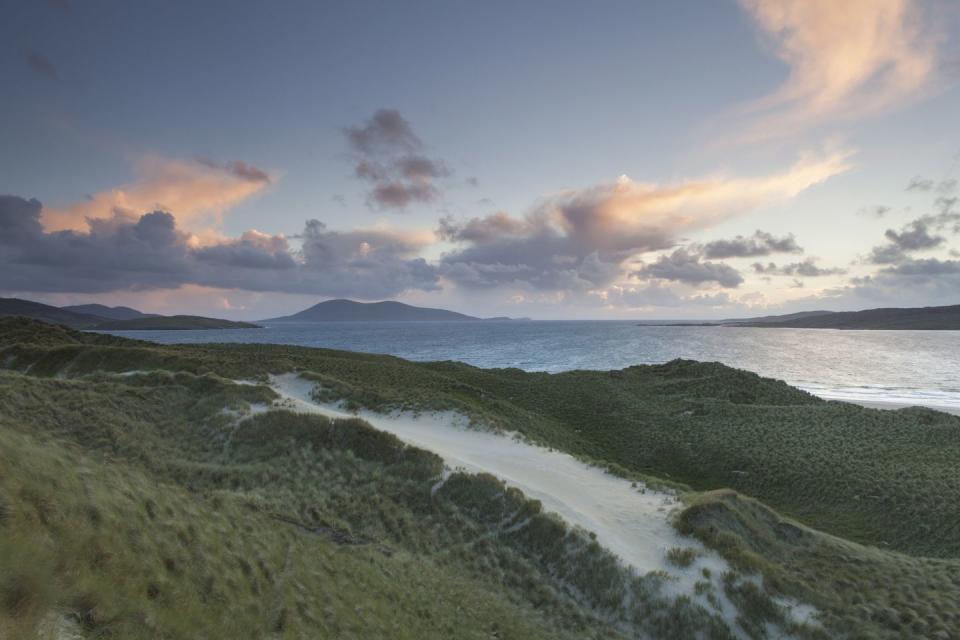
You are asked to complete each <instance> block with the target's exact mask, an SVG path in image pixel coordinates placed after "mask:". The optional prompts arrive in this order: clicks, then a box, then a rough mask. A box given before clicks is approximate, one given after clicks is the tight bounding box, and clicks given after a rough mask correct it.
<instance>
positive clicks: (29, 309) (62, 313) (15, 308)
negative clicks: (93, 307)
mask: <svg viewBox="0 0 960 640" xmlns="http://www.w3.org/2000/svg"><path fill="white" fill-rule="evenodd" d="M4 316H22V317H26V318H36V319H37V320H44V321H46V322H54V323H56V324H63V325H66V326H68V327H73V328H75V329H87V328H90V327H95V326H97V325H98V324H100V323H101V322H103V321H104V318H101V317H100V316H95V315H91V314H89V313H80V312H77V311H70V310H68V309H61V308H59V307H53V306H51V305H48V304H42V303H40V302H33V301H32V300H21V299H20V298H0V317H4Z"/></svg>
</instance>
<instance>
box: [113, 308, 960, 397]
mask: <svg viewBox="0 0 960 640" xmlns="http://www.w3.org/2000/svg"><path fill="white" fill-rule="evenodd" d="M110 333H112V334H114V335H122V336H125V337H130V338H137V339H140V340H151V341H155V342H160V343H168V344H169V343H202V342H218V343H225V342H243V343H250V342H260V343H272V344H284V345H302V346H306V347H323V348H328V349H343V350H348V351H363V352H369V353H384V354H390V355H394V356H399V357H401V358H406V359H409V360H417V361H431V360H459V361H461V362H466V363H468V364H471V365H475V366H477V367H485V368H491V367H492V368H503V367H515V368H518V369H524V370H526V371H548V372H559V371H569V370H573V369H600V370H606V369H621V368H624V367H629V366H632V365H638V364H655V363H662V362H667V361H669V360H673V359H675V358H686V359H691V360H701V361H716V362H722V363H723V364H726V365H729V366H731V367H737V368H740V369H746V370H748V371H753V372H756V373H759V374H760V375H763V376H768V377H772V378H777V379H780V380H784V381H786V382H788V383H790V384H792V385H794V386H796V387H800V388H801V389H806V390H807V391H810V392H811V393H814V394H816V395H819V396H821V397H824V398H827V399H836V400H847V401H852V402H860V403H865V404H873V403H886V404H889V405H921V406H928V407H932V408H936V409H942V410H947V411H951V412H960V331H847V330H845V331H839V330H832V329H767V328H744V327H717V326H653V325H646V324H638V323H637V322H636V321H536V320H530V321H485V322H481V321H478V322H472V321H459V322H322V323H276V324H271V323H267V324H266V325H265V326H264V327H263V328H262V329H226V330H205V331H113V332H110Z"/></svg>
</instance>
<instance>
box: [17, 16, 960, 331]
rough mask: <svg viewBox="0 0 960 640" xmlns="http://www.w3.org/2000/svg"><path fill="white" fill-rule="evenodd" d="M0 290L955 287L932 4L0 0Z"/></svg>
mask: <svg viewBox="0 0 960 640" xmlns="http://www.w3.org/2000/svg"><path fill="white" fill-rule="evenodd" d="M0 52H2V54H0V74H2V77H3V79H4V82H3V85H4V89H3V93H2V96H3V98H2V100H0V123H2V125H0V194H5V195H0V296H4V297H22V298H29V299H33V300H39V301H43V302H47V303H52V304H75V303H82V302H102V303H105V304H111V305H114V304H124V305H129V306H133V307H136V308H138V309H141V310H143V311H150V312H158V313H193V314H202V315H212V316H218V317H226V318H239V319H257V318H263V317H270V316H278V315H283V314H286V313H289V312H293V311H297V310H299V309H302V308H304V307H306V306H309V305H311V304H314V303H316V302H318V301H320V300H324V299H328V298H333V297H345V298H353V299H357V300H384V299H397V300H402V301H405V302H409V303H411V304H417V305H426V306H437V307H444V308H450V309H455V310H458V311H462V312H465V313H471V314H476V315H484V316H493V315H511V316H529V317H535V318H544V319H552V318H557V319H562V318H611V319H613V318H651V319H652V318H678V319H679V318H718V317H737V316H748V315H763V314H768V313H785V312H791V311H799V310H812V309H835V310H845V309H862V308H870V307H878V306H917V305H942V304H960V201H958V196H960V187H958V180H960V90H958V88H957V85H958V80H960V2H953V1H951V0H942V1H934V0H930V1H923V0H843V1H842V2H838V1H837V0H741V1H740V2H737V1H735V0H729V1H727V0H699V1H695V0H683V1H679V2H638V1H636V0H634V1H630V2H617V1H612V0H603V1H600V2H559V1H552V0H551V1H547V0H538V1H526V2H516V1H511V2H474V3H467V2H459V1H454V2H441V1H439V0H437V1H434V2H415V3H414V2H410V3H406V2H357V1H353V2H342V3H338V2H314V1H307V0H302V1H290V2H266V1H262V2H254V1H246V2H245V1H240V0H230V1H226V0H222V1H209V2H179V1H171V0H138V1H137V2H129V1H126V0H49V1H41V0H8V1H7V2H4V3H3V10H2V13H0Z"/></svg>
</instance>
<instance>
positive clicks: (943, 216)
mask: <svg viewBox="0 0 960 640" xmlns="http://www.w3.org/2000/svg"><path fill="white" fill-rule="evenodd" d="M956 201H957V199H956V198H938V199H937V201H936V203H935V206H936V207H937V208H938V209H939V213H937V214H934V215H925V216H921V217H919V218H917V219H916V220H913V221H911V222H909V223H907V224H906V225H904V226H903V227H901V229H900V231H894V230H893V229H887V230H886V231H885V232H884V236H885V237H886V239H887V244H884V245H879V246H876V247H874V248H873V250H872V251H871V252H870V256H869V258H868V260H869V261H870V262H872V263H874V264H896V263H899V262H903V261H905V260H907V259H908V256H907V254H909V253H911V252H914V251H926V250H929V249H936V248H937V247H940V246H942V245H943V244H944V243H946V238H944V237H943V236H942V235H937V234H936V233H935V232H936V231H943V230H945V229H949V230H951V231H952V232H953V233H960V213H956V212H954V211H953V207H954V205H955V204H956Z"/></svg>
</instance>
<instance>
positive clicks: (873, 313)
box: [727, 305, 960, 331]
mask: <svg viewBox="0 0 960 640" xmlns="http://www.w3.org/2000/svg"><path fill="white" fill-rule="evenodd" d="M797 316H799V317H797ZM727 324H731V325H736V326H742V327H770V328H777V327H785V328H796V329H901V330H902V329H918V330H951V331H960V305H952V306H946V307H921V308H906V309H896V308H893V309H867V310H865V311H842V312H836V313H829V312H828V313H822V312H815V313H814V314H813V315H802V314H793V316H783V317H782V318H781V319H779V320H778V319H777V317H776V316H770V317H767V318H752V319H749V320H745V321H742V322H737V321H730V322H728V323H727Z"/></svg>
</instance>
